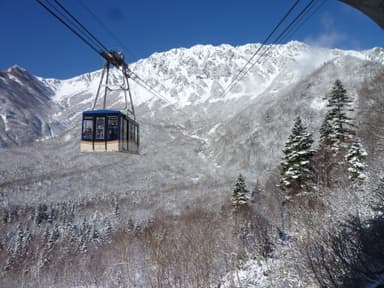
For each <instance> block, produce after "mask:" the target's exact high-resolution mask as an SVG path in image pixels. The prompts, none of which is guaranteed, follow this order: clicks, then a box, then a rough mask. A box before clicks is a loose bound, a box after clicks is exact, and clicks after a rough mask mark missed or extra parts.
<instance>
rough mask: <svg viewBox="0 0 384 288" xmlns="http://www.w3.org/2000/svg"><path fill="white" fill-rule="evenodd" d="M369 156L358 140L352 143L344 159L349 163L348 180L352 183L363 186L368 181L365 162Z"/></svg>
mask: <svg viewBox="0 0 384 288" xmlns="http://www.w3.org/2000/svg"><path fill="white" fill-rule="evenodd" d="M367 156H368V153H367V151H366V150H365V149H364V147H363V145H362V144H361V142H360V141H359V140H358V139H357V140H355V141H354V142H352V144H351V146H350V147H349V149H348V152H347V154H346V155H345V157H344V159H345V161H347V171H348V178H349V179H350V180H351V181H352V183H354V184H358V185H361V184H363V183H364V181H365V180H366V178H367V176H366V175H365V174H364V170H365V168H366V164H365V163H364V160H365V159H366V158H367Z"/></svg>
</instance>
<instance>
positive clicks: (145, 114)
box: [0, 42, 384, 208]
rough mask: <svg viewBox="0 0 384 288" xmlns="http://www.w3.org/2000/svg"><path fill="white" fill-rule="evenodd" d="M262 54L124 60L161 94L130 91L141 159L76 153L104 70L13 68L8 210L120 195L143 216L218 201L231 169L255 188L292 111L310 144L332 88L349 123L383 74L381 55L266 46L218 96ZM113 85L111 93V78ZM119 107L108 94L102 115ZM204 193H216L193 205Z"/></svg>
mask: <svg viewBox="0 0 384 288" xmlns="http://www.w3.org/2000/svg"><path fill="white" fill-rule="evenodd" d="M259 47H260V45H259V44H249V45H244V46H240V47H232V46H229V45H221V46H218V47H214V46H209V45H207V46H202V45H197V46H194V47H192V48H189V49H185V48H179V49H172V50H170V51H168V52H164V53H155V54H153V55H152V56H150V57H149V58H147V59H143V60H140V61H138V62H136V63H133V64H132V65H131V66H130V67H131V69H132V70H133V71H134V72H135V73H137V74H138V75H139V76H140V77H141V78H142V79H144V80H145V81H146V83H147V84H148V85H149V86H151V87H152V88H153V89H154V90H156V91H157V92H159V93H160V94H161V95H162V96H163V98H159V97H156V96H154V95H153V94H151V93H149V92H148V91H146V90H144V89H143V88H142V87H141V86H138V85H137V84H136V83H135V82H134V83H132V90H133V96H134V104H135V106H136V114H137V118H138V122H139V123H140V124H141V131H142V140H141V143H142V148H141V155H139V156H132V155H126V154H123V155H104V154H103V155H101V154H98V155H94V154H80V152H79V133H80V115H81V112H82V111H83V110H87V109H89V108H90V107H91V106H92V103H93V100H94V95H95V93H96V89H97V86H98V82H99V78H100V75H101V70H100V71H96V72H92V73H87V74H84V75H81V76H78V77H74V78H72V79H68V80H54V79H42V78H37V77H33V76H31V75H30V74H29V73H28V72H27V71H25V70H23V69H22V68H19V67H12V68H10V69H8V70H7V71H4V72H2V73H1V74H0V89H1V90H0V99H1V101H2V103H3V104H2V105H1V108H0V109H1V110H0V115H1V117H0V140H1V142H0V145H1V147H3V148H5V147H10V146H12V145H14V144H18V145H22V144H28V145H24V146H20V147H14V148H12V149H6V150H5V151H3V152H2V157H1V159H0V167H1V168H0V169H1V170H2V171H1V172H2V173H0V175H2V176H1V177H2V178H0V187H1V189H2V190H3V191H5V192H9V193H10V191H12V196H10V197H11V198H12V200H14V201H25V200H26V199H29V201H31V199H32V200H39V201H40V200H41V199H45V200H54V199H65V198H68V197H73V196H74V194H75V195H77V196H79V197H85V196H86V195H88V196H89V195H92V196H100V195H106V194H108V193H112V194H116V195H120V196H121V195H123V194H124V193H125V194H124V195H126V197H128V198H129V199H131V198H132V197H136V198H137V199H139V200H137V199H136V198H135V199H136V200H135V201H139V202H140V203H142V204H143V205H144V203H145V205H144V206H146V207H149V206H151V205H155V203H156V205H159V206H167V205H168V206H169V208H174V206H175V207H176V206H178V203H180V202H184V201H185V202H188V201H191V199H192V200H194V201H201V199H202V198H201V197H208V198H209V197H211V200H212V201H210V200H209V199H208V200H207V199H204V202H205V203H207V204H215V203H216V202H220V201H221V200H218V201H217V200H216V199H219V198H220V195H222V194H223V193H227V191H228V190H229V189H230V184H229V183H231V181H232V180H233V176H234V175H237V174H238V173H239V172H243V173H245V175H250V176H252V177H253V179H254V181H256V178H259V179H260V180H261V181H263V180H265V179H266V177H267V176H268V173H269V171H271V170H272V169H274V168H275V167H276V165H277V161H278V160H279V159H280V157H281V148H282V146H283V144H284V142H285V141H286V138H287V136H288V133H289V130H290V129H291V125H292V121H293V119H294V118H295V117H296V116H297V115H298V114H299V115H301V116H302V118H303V120H304V121H305V123H306V124H307V125H309V129H310V130H311V131H313V132H314V133H315V135H316V133H317V131H318V128H319V126H320V123H321V121H322V117H323V115H324V112H325V109H324V108H325V101H324V100H323V97H324V96H325V95H326V93H328V91H329V89H330V88H331V86H332V84H333V82H334V81H335V79H340V80H341V81H342V82H343V84H344V85H345V87H346V89H347V90H348V93H349V94H350V96H351V97H352V98H353V99H354V103H355V106H356V108H357V110H356V113H357V114H359V109H358V108H359V105H362V104H361V101H362V100H363V98H362V97H360V95H361V91H362V90H364V89H365V88H367V87H371V86H374V87H377V85H381V84H380V83H378V82H377V80H375V79H377V77H379V76H380V75H382V73H383V67H384V66H383V64H384V50H383V49H381V48H375V49H371V50H367V51H343V50H337V49H326V48H318V47H311V46H308V45H306V44H304V43H300V42H290V43H287V44H285V45H274V46H271V47H270V49H269V50H268V54H267V56H266V57H265V58H263V59H262V61H259V62H258V63H256V64H255V65H254V66H253V67H252V69H251V70H250V71H249V73H248V74H247V75H246V76H245V77H244V78H242V79H241V80H240V81H238V82H236V84H235V85H234V87H233V89H232V90H231V91H229V93H224V92H225V89H226V88H227V87H228V85H229V84H230V83H231V81H232V79H233V78H234V77H235V76H236V75H237V74H238V73H239V71H240V69H241V68H242V67H243V65H244V64H245V63H246V62H247V61H248V59H249V58H250V57H251V56H252V55H253V53H254V52H255V51H257V49H259ZM112 81H114V83H115V84H116V85H119V83H120V80H119V77H118V75H117V74H115V75H114V76H113V77H112ZM377 93H379V92H377ZM381 96H382V95H376V94H375V95H369V97H365V98H364V101H371V102H375V101H378V100H377V99H379V98H380V97H381ZM20 99H23V100H20ZM123 102H124V98H123V95H122V94H121V95H118V94H117V92H116V93H115V95H113V96H112V97H110V98H109V102H108V106H109V107H115V108H118V107H122V106H123ZM364 103H365V102H364ZM362 115H363V114H362ZM364 117H365V116H364ZM360 120H361V121H363V120H364V119H360ZM47 136H51V137H50V138H49V139H46V140H45V141H40V140H42V139H43V138H44V137H47ZM37 140H39V141H38V142H36V141H37ZM33 141H35V142H34V143H32V142H33ZM31 143H32V144H31ZM26 155H28V157H26ZM31 167H33V169H30V168H31ZM106 167H108V169H106ZM20 171H23V172H20ZM25 171H27V172H25ZM73 171H77V172H78V173H74V172H73ZM79 175H81V178H78V177H80V176H79ZM256 175H257V176H256ZM105 179H111V181H109V180H108V181H105ZM20 183H21V184H22V185H20ZM36 183H39V184H36ZM106 183H109V184H108V186H106ZM202 187H208V188H204V189H202ZM220 187H226V188H224V189H221V188H220ZM205 189H206V190H205ZM209 189H212V190H214V192H212V193H209V196H202V195H206V194H207V190H209ZM14 191H17V192H14ZM26 191H27V192H26ZM135 193H141V195H139V196H137V195H136V196H135ZM144 194H145V196H143V195H144ZM127 195H128V196H127ZM77 196H76V197H77ZM130 197H131V198H130ZM151 197H154V198H153V199H151V200H148V199H149V198H151ZM156 197H159V198H156ZM218 197H219V198H218ZM157 199H160V200H161V201H157ZM206 200H207V201H206ZM136 207H137V206H136Z"/></svg>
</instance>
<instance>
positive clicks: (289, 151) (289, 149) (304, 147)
mask: <svg viewBox="0 0 384 288" xmlns="http://www.w3.org/2000/svg"><path fill="white" fill-rule="evenodd" d="M312 143H313V139H312V134H311V133H308V132H307V128H306V127H305V126H304V125H303V123H302V121H301V118H300V117H297V118H296V119H295V121H294V126H293V128H292V131H291V134H290V136H289V137H288V141H287V142H286V144H285V148H284V150H283V153H284V155H283V158H282V160H281V178H280V187H281V188H282V189H283V190H288V191H289V194H291V195H295V194H298V193H300V192H308V191H309V190H310V189H311V187H310V186H311V185H310V183H311V182H312V181H313V178H314V174H313V168H312V163H311V162H312V157H313V155H314V151H313V150H312V148H311V147H312Z"/></svg>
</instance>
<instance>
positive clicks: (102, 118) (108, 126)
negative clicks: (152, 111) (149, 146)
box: [80, 51, 140, 154]
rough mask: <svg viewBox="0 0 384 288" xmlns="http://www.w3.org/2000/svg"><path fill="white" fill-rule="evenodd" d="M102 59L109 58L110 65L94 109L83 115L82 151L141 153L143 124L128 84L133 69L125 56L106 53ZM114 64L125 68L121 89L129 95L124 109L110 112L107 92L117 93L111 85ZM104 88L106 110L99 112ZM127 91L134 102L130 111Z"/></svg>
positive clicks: (105, 68)
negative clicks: (107, 105)
mask: <svg viewBox="0 0 384 288" xmlns="http://www.w3.org/2000/svg"><path fill="white" fill-rule="evenodd" d="M101 56H103V57H104V58H105V59H106V63H105V65H104V69H103V72H102V74H101V80H100V84H99V88H98V90H97V93H96V98H95V101H94V104H93V107H92V110H88V111H84V112H83V117H82V126H81V127H82V128H81V143H80V151H81V152H128V153H134V154H138V153H139V147H140V132H139V124H138V123H137V122H136V119H135V110H134V107H133V103H132V96H131V92H130V89H129V84H128V78H129V77H130V74H129V72H130V70H129V69H128V65H127V64H126V63H125V61H124V57H123V55H122V53H119V52H116V51H105V52H102V53H101ZM111 65H113V66H114V67H116V68H118V69H121V72H122V73H123V83H122V85H121V86H120V87H119V89H118V90H122V91H124V95H125V107H124V109H122V110H107V109H106V108H105V106H106V97H107V93H108V92H110V91H115V90H117V89H112V88H111V87H109V83H108V79H109V77H108V76H109V68H110V66H111ZM103 82H104V84H103ZM102 86H104V101H103V109H101V110H97V109H95V106H96V104H97V99H98V96H99V94H100V90H101V87H102ZM127 92H128V94H129V99H130V109H129V108H128V106H129V105H128V99H127Z"/></svg>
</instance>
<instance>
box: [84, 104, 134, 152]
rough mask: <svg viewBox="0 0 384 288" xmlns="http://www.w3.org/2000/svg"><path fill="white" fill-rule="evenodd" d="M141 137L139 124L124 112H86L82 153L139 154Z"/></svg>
mask: <svg viewBox="0 0 384 288" xmlns="http://www.w3.org/2000/svg"><path fill="white" fill-rule="evenodd" d="M139 135H140V134H139V124H137V122H136V121H135V120H133V119H131V118H130V117H128V115H126V113H124V112H123V111H119V110H89V111H84V112H83V121H82V132H81V144H80V151H81V152H129V153H139V146H140V140H139V139H140V136H139Z"/></svg>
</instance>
